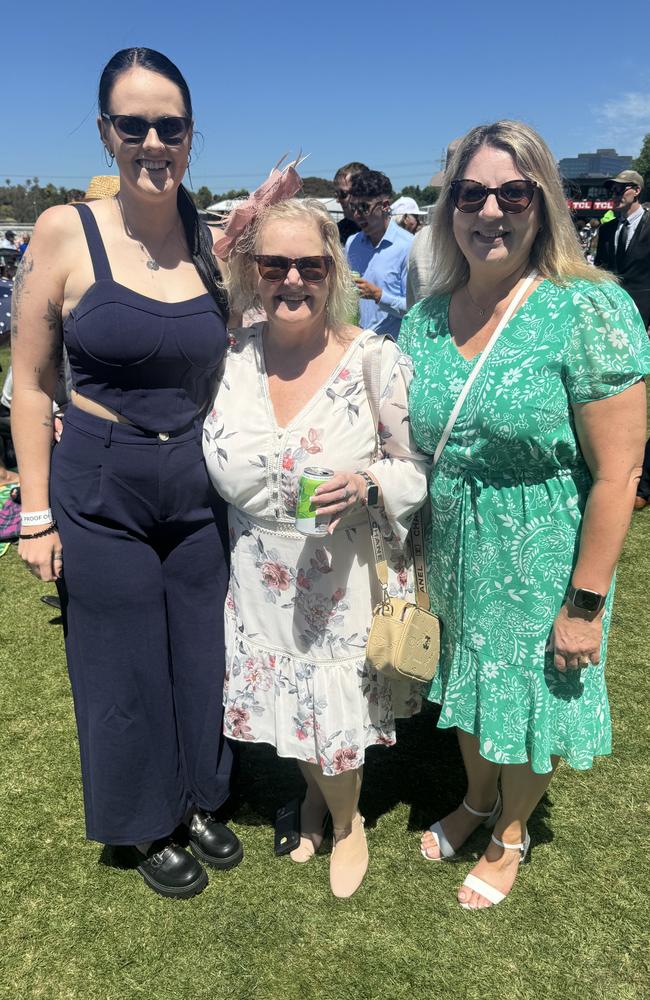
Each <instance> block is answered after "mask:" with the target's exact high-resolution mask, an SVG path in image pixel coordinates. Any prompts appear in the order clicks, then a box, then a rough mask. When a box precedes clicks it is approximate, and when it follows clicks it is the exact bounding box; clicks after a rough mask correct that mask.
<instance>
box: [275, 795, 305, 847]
mask: <svg viewBox="0 0 650 1000" xmlns="http://www.w3.org/2000/svg"><path fill="white" fill-rule="evenodd" d="M299 843H300V801H299V800H298V799H292V800H291V802H288V803H287V804H286V805H285V806H280V808H279V809H278V811H277V813H276V816H275V836H274V840H273V849H274V851H275V853H276V854H277V855H278V856H279V855H281V854H288V853H289V851H293V850H294V849H295V848H296V847H297V846H298V844H299Z"/></svg>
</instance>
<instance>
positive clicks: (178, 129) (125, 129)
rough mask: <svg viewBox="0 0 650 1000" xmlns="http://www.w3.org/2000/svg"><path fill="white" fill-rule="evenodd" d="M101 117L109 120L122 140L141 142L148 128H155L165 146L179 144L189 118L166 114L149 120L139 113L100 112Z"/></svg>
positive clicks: (188, 125) (187, 129)
mask: <svg viewBox="0 0 650 1000" xmlns="http://www.w3.org/2000/svg"><path fill="white" fill-rule="evenodd" d="M102 118H104V119H105V120H106V121H109V122H111V124H112V126H113V128H114V129H115V131H116V132H117V134H118V136H119V137H120V139H121V140H122V142H129V143H136V142H142V140H143V139H146V137H147V136H148V135H149V130H150V129H155V131H156V135H157V136H158V138H159V139H160V141H161V142H164V144H165V145H166V146H179V145H180V144H181V142H183V140H184V139H185V138H187V133H188V132H189V130H190V125H191V124H192V121H191V119H190V118H181V117H180V115H166V116H165V117H164V118H156V119H154V121H149V119H148V118H141V117H140V116H139V115H108V114H106V113H105V112H103V113H102Z"/></svg>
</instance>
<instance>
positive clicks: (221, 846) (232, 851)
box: [189, 809, 244, 870]
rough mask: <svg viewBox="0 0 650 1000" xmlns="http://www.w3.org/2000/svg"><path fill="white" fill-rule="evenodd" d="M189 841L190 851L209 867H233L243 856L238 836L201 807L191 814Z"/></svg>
mask: <svg viewBox="0 0 650 1000" xmlns="http://www.w3.org/2000/svg"><path fill="white" fill-rule="evenodd" d="M189 843H190V849H191V851H192V853H193V854H195V855H196V857H197V858H199V859H200V860H201V861H202V862H203V864H205V865H210V867H211V868H221V869H222V870H223V869H227V868H234V867H235V866H236V865H238V864H239V862H240V861H241V860H242V858H243V857H244V848H243V846H242V843H241V841H240V840H239V837H237V836H236V834H234V833H233V832H232V830H229V829H228V827H227V826H226V825H225V824H224V823H219V821H218V820H217V819H216V818H215V816H214V815H213V814H212V813H209V812H205V811H204V810H203V809H199V810H197V811H196V812H195V813H194V815H193V816H192V821H191V822H190V829H189Z"/></svg>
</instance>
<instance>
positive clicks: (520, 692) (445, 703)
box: [427, 649, 612, 774]
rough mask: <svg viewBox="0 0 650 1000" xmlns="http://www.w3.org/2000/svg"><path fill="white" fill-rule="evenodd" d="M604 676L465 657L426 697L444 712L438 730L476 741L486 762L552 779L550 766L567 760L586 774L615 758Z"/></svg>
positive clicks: (543, 661)
mask: <svg viewBox="0 0 650 1000" xmlns="http://www.w3.org/2000/svg"><path fill="white" fill-rule="evenodd" d="M603 668H604V662H601V664H600V666H599V667H592V668H590V669H589V670H588V671H586V672H584V671H582V672H580V673H577V672H571V673H567V674H562V673H561V672H560V671H558V670H556V669H555V667H554V666H553V663H552V658H551V657H550V656H546V657H542V658H540V664H539V667H538V668H536V669H535V668H528V669H524V667H522V666H521V665H520V664H510V663H494V662H489V663H488V662H481V661H480V660H479V659H478V657H477V654H476V652H475V651H472V650H467V649H461V650H460V651H459V652H457V653H456V655H455V656H454V657H453V661H452V665H451V668H450V669H447V670H445V669H444V667H441V670H440V672H439V674H438V675H437V677H436V678H435V679H434V681H433V682H432V684H431V687H430V689H429V692H428V696H427V697H428V700H429V701H432V702H434V703H436V704H439V705H440V706H441V712H440V717H439V719H438V723H437V725H438V728H439V729H451V728H457V729H460V730H462V731H463V732H465V733H469V734H470V735H472V736H476V738H477V739H478V741H479V750H480V754H481V756H482V757H484V758H485V759H486V760H489V761H492V763H494V764H526V763H530V766H531V769H532V770H533V771H534V772H535V774H548V773H549V772H550V771H551V770H552V761H551V758H552V757H560V758H562V759H563V760H565V761H566V763H567V764H568V765H569V766H570V767H572V768H573V769H574V770H576V771H586V770H589V769H590V768H591V767H592V766H593V761H594V757H600V756H607V755H608V754H610V753H611V750H612V735H611V719H610V713H609V704H608V701H607V689H606V685H605V679H604V673H603Z"/></svg>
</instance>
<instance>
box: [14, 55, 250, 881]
mask: <svg viewBox="0 0 650 1000" xmlns="http://www.w3.org/2000/svg"><path fill="white" fill-rule="evenodd" d="M99 112H100V114H99V118H98V124H99V130H100V135H101V140H102V143H103V145H104V147H105V149H106V152H107V155H108V156H109V157H110V158H111V159H112V158H113V157H114V158H115V160H116V162H117V165H118V167H119V171H120V193H119V195H118V196H117V197H116V198H111V199H106V200H104V201H96V202H94V203H92V205H68V206H58V207H56V208H51V209H48V211H46V212H44V213H43V215H41V217H40V218H39V220H38V223H37V226H36V229H35V231H34V236H33V239H32V241H31V243H30V246H29V248H28V249H27V251H26V253H25V257H24V259H23V263H22V265H21V269H20V272H19V276H18V278H17V280H16V290H15V293H14V322H13V330H12V334H13V363H14V378H15V385H14V401H13V411H12V425H13V428H14V436H15V443H16V451H17V454H18V459H19V466H20V476H21V487H22V501H23V525H22V529H21V536H20V539H21V540H20V547H19V551H20V555H21V557H22V558H23V559H24V560H25V562H26V563H27V565H28V566H29V568H30V569H31V571H32V572H33V573H34V574H35V575H36V576H38V577H39V578H40V579H41V580H56V581H57V583H58V584H59V589H60V592H61V595H62V603H63V608H64V615H65V623H66V629H65V632H66V652H67V657H68V666H69V671H70V678H71V683H72V692H73V696H74V704H75V713H76V717H77V726H78V731H79V745H80V752H81V772H82V779H83V788H84V802H85V812H86V833H87V836H88V838H90V839H92V840H97V841H100V842H102V843H106V844H117V845H130V846H131V848H132V851H133V857H134V860H135V863H136V866H137V868H138V871H139V872H140V873H141V874H142V876H143V878H144V879H145V882H146V883H147V885H148V886H149V887H150V888H152V889H153V890H154V891H156V892H158V893H160V894H161V895H163V896H172V897H180V898H187V897H189V896H194V895H196V894H197V893H198V892H201V890H202V889H203V888H205V886H206V884H207V875H206V872H205V869H204V867H203V866H204V865H209V866H211V867H214V868H231V867H233V866H234V865H236V864H238V863H239V861H240V860H241V858H242V855H243V851H242V846H241V844H240V842H239V841H238V839H237V837H236V836H235V835H234V833H232V832H231V831H230V830H229V829H228V828H227V827H226V826H224V825H223V824H222V823H220V822H219V821H218V818H217V817H216V815H215V810H217V809H218V808H219V807H220V806H221V805H222V803H223V802H224V801H225V800H226V798H227V797H228V791H229V778H230V769H231V749H230V747H229V745H228V744H227V743H226V742H225V741H224V739H223V737H220V735H219V734H220V733H221V729H222V726H221V721H222V688H223V670H224V662H223V603H224V596H225V588H226V584H227V571H226V565H225V557H224V550H223V548H222V543H221V537H220V533H219V530H218V528H217V524H218V523H219V522H220V520H221V516H222V513H223V511H222V507H223V502H222V501H221V500H220V499H219V498H218V497H217V496H216V495H215V494H214V493H212V492H211V488H210V485H209V482H208V477H207V473H206V469H205V466H204V463H203V456H202V451H201V439H200V433H201V426H202V421H203V415H204V408H205V405H206V403H207V402H208V401H209V400H210V399H211V397H212V392H211V389H212V384H213V380H214V376H215V373H216V370H217V368H218V366H219V364H220V361H221V358H222V355H223V353H224V349H225V346H226V339H227V337H226V319H227V306H226V303H225V301H224V299H223V296H222V293H221V292H220V290H219V286H218V272H217V271H216V270H215V265H214V258H213V255H212V243H211V238H210V235H209V231H208V230H207V228H206V227H204V226H202V225H201V224H200V223H199V219H198V216H197V213H196V209H195V208H194V205H193V202H192V200H191V198H190V197H189V195H188V193H187V192H186V191H185V189H184V188H183V187H182V185H181V181H182V178H183V175H184V174H185V170H186V168H187V164H188V159H189V153H190V148H191V144H192V128H193V121H192V105H191V99H190V94H189V90H188V88H187V84H186V82H185V80H184V79H183V77H182V75H181V73H180V72H179V70H178V69H177V68H176V66H175V65H174V64H173V63H172V62H170V61H169V59H167V58H166V57H165V56H163V55H161V54H160V53H158V52H155V51H153V50H151V49H141V48H132V49H124V50H122V51H121V52H118V53H117V54H116V55H115V56H113V58H112V59H111V60H110V62H109V63H108V64H107V66H106V68H105V69H104V72H103V74H102V77H101V80H100V85H99ZM63 344H65V347H66V349H67V352H68V356H69V359H70V365H71V369H72V375H73V387H74V391H73V393H72V405H71V406H70V407H69V408H68V411H67V413H66V420H65V431H64V433H63V437H62V440H61V443H60V444H58V445H56V446H55V448H54V451H53V452H52V462H51V469H50V452H51V440H52V417H51V414H52V404H51V396H52V392H53V389H54V384H55V381H56V372H57V368H58V364H59V360H60V357H61V350H62V345H63ZM50 508H51V509H50ZM63 581H65V586H63ZM184 823H185V824H187V825H188V827H189V830H188V837H189V847H190V848H191V851H192V853H190V851H188V850H186V849H184V848H183V847H182V846H179V844H177V843H176V841H175V840H174V839H173V835H174V833H175V831H176V830H177V828H178V827H179V826H180V825H181V824H184Z"/></svg>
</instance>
